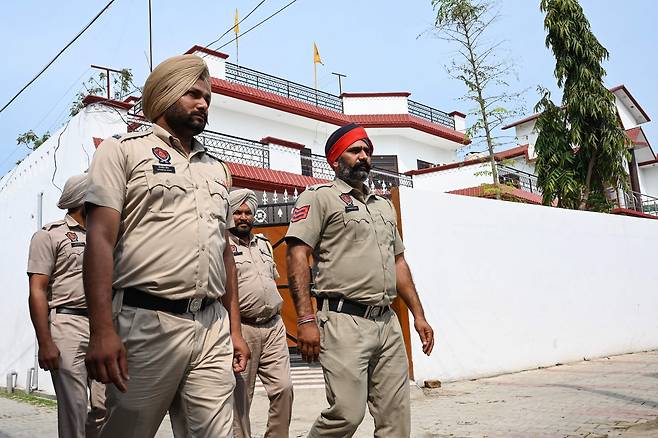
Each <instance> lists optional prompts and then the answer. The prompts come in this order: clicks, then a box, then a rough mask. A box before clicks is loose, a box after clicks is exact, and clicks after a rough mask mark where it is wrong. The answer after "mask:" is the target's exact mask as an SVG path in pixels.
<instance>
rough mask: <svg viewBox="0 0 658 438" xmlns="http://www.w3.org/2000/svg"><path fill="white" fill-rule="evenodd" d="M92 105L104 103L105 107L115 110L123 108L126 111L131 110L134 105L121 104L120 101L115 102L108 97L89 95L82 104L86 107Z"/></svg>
mask: <svg viewBox="0 0 658 438" xmlns="http://www.w3.org/2000/svg"><path fill="white" fill-rule="evenodd" d="M92 103H102V104H103V105H108V106H113V107H115V108H121V109H125V110H129V109H130V108H132V107H133V104H132V103H129V102H121V101H119V100H114V99H108V98H107V97H102V96H93V95H89V96H86V97H85V98H84V99H82V104H83V105H84V106H87V105H91V104H92Z"/></svg>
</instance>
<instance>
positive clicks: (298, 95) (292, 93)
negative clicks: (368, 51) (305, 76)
mask: <svg viewBox="0 0 658 438" xmlns="http://www.w3.org/2000/svg"><path fill="white" fill-rule="evenodd" d="M226 79H227V80H228V81H231V82H237V83H239V84H244V85H248V86H250V87H254V88H257V89H259V90H263V91H269V92H270V93H274V94H278V95H280V96H284V97H288V98H290V99H295V100H299V101H302V102H306V103H310V104H311V105H315V106H320V107H324V108H327V109H330V110H332V111H337V112H339V113H342V112H343V101H342V99H341V98H340V97H338V96H335V95H333V94H330V93H327V92H326V91H321V90H316V89H314V88H312V87H308V86H306V85H301V84H298V83H296V82H291V81H288V80H285V79H282V78H278V77H276V76H272V75H268V74H267V73H262V72H259V71H256V70H252V69H250V68H247V67H242V66H241V65H236V64H231V63H229V62H227V63H226Z"/></svg>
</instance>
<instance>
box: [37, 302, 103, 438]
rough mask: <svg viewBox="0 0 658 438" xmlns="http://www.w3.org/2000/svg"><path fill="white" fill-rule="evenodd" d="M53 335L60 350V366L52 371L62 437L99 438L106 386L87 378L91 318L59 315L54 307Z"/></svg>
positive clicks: (51, 325) (51, 321)
mask: <svg viewBox="0 0 658 438" xmlns="http://www.w3.org/2000/svg"><path fill="white" fill-rule="evenodd" d="M50 335H51V337H52V339H53V342H55V345H57V348H58V349H59V353H60V360H59V369H58V370H57V371H51V373H50V375H51V377H52V379H53V386H54V387H55V394H56V395H57V431H58V433H59V436H60V438H85V436H86V437H89V438H95V437H97V436H98V433H99V431H100V428H101V426H102V424H103V420H104V419H105V385H103V384H102V383H99V382H97V381H95V380H90V379H88V378H87V368H86V367H85V355H86V354H87V346H88V345H89V320H88V319H87V317H85V316H79V315H66V314H62V313H60V314H58V313H56V312H55V310H52V311H51V312H50ZM87 388H89V395H87ZM88 400H89V403H90V409H89V411H87V401H88Z"/></svg>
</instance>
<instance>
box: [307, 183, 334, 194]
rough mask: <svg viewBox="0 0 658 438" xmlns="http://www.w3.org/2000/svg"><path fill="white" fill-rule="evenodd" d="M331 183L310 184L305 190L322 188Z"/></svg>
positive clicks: (329, 185)
mask: <svg viewBox="0 0 658 438" xmlns="http://www.w3.org/2000/svg"><path fill="white" fill-rule="evenodd" d="M331 185H332V183H321V184H315V185H312V186H310V187H309V188H308V189H307V190H310V191H311V192H315V191H316V190H319V189H323V188H325V187H331Z"/></svg>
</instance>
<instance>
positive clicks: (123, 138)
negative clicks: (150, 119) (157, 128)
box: [112, 129, 153, 143]
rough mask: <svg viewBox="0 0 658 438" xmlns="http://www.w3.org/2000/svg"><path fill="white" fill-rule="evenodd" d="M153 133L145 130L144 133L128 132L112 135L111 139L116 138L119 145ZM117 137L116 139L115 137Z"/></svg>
mask: <svg viewBox="0 0 658 438" xmlns="http://www.w3.org/2000/svg"><path fill="white" fill-rule="evenodd" d="M152 132H153V131H151V130H150V129H147V130H146V131H135V132H128V133H126V134H116V135H113V136H112V137H113V138H116V139H117V140H119V142H120V143H123V142H124V141H126V140H132V139H133V138H141V137H146V136H147V135H149V134H151V133H152ZM117 135H118V137H117Z"/></svg>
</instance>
